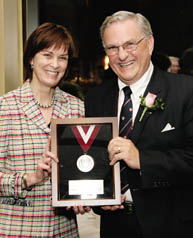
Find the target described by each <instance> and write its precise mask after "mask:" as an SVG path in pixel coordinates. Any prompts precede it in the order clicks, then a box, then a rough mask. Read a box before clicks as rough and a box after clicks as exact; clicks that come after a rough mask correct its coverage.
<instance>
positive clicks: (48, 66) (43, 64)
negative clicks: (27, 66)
mask: <svg viewBox="0 0 193 238" xmlns="http://www.w3.org/2000/svg"><path fill="white" fill-rule="evenodd" d="M30 63H31V65H33V73H32V81H33V83H37V84H39V85H41V86H47V87H50V88H52V87H55V86H56V85H57V84H58V83H59V81H60V80H61V78H62V77H63V76H64V74H65V72H66V69H67V66H68V48H67V47H65V48H64V47H60V48H56V47H55V46H52V47H50V48H47V49H44V50H42V51H39V52H38V53H37V54H36V55H35V56H34V57H33V59H32V60H31V62H30Z"/></svg>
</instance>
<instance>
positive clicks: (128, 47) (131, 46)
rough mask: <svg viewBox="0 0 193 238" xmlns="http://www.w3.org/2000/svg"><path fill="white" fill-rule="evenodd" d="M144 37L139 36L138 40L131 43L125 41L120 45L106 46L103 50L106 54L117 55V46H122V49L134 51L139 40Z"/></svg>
mask: <svg viewBox="0 0 193 238" xmlns="http://www.w3.org/2000/svg"><path fill="white" fill-rule="evenodd" d="M145 38H146V37H145V36H144V37H143V38H141V39H140V40H138V41H137V42H136V43H131V42H130V41H127V42H125V43H124V44H122V45H120V46H115V45H113V46H109V47H108V46H107V47H105V52H106V54H107V55H108V56H111V55H117V54H118V53H119V48H120V47H122V48H123V49H124V50H126V51H127V52H132V51H135V50H136V49H137V47H138V45H139V43H140V42H142V40H144V39H145Z"/></svg>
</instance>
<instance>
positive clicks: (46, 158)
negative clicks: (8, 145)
mask: <svg viewBox="0 0 193 238" xmlns="http://www.w3.org/2000/svg"><path fill="white" fill-rule="evenodd" d="M50 150H51V137H49V138H48V141H47V144H46V147H45V152H44V153H43V156H42V158H41V159H40V160H39V161H38V164H37V168H36V171H35V173H27V174H26V182H27V186H28V187H31V186H33V185H35V184H38V183H40V182H42V181H43V180H44V179H45V178H46V177H48V176H50V174H51V170H52V161H55V162H56V163H58V158H57V157H56V155H55V154H53V153H52V152H51V151H50ZM24 187H25V186H24Z"/></svg>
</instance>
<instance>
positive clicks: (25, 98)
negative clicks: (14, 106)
mask: <svg viewBox="0 0 193 238" xmlns="http://www.w3.org/2000/svg"><path fill="white" fill-rule="evenodd" d="M54 97H55V102H54V110H53V113H52V118H65V117H67V115H69V114H70V113H71V109H70V103H66V102H67V101H68V100H67V99H66V98H67V96H66V98H65V97H63V96H62V95H60V92H59V89H58V88H56V89H55V94H54ZM19 99H20V101H18V104H19V107H20V109H21V110H23V112H24V114H25V115H26V117H27V118H28V120H30V121H31V122H32V123H33V124H35V125H36V126H37V127H39V128H41V129H42V130H43V131H44V132H46V133H50V128H49V127H48V126H47V124H46V122H45V120H44V118H43V116H42V113H41V111H40V109H39V108H38V106H37V105H36V104H35V101H34V96H33V93H32V90H31V87H30V82H29V81H26V82H25V84H24V85H23V86H22V87H21V91H20V95H19ZM64 102H65V104H64ZM63 105H65V107H64V106H63Z"/></svg>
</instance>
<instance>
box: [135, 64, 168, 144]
mask: <svg viewBox="0 0 193 238" xmlns="http://www.w3.org/2000/svg"><path fill="white" fill-rule="evenodd" d="M162 89H163V80H162V77H161V73H160V71H159V70H157V69H154V71H153V74H152V77H151V79H150V82H149V84H148V86H147V88H146V90H145V92H144V95H143V97H146V95H147V94H148V92H150V93H153V94H155V95H157V97H159V98H164V95H163V90H162ZM143 110H144V107H143V106H140V107H139V110H138V113H137V116H136V118H135V122H134V127H133V132H132V134H131V140H132V141H133V142H134V143H137V140H138V139H139V137H140V135H141V133H142V132H143V129H144V127H145V125H146V123H147V121H148V119H149V117H150V116H153V113H155V111H152V112H150V111H148V110H147V111H146V113H145V114H144V117H143V119H142V121H141V122H139V119H140V117H141V115H142V113H143Z"/></svg>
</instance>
